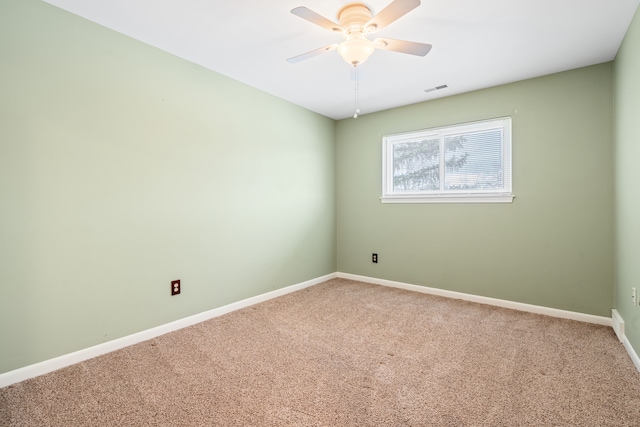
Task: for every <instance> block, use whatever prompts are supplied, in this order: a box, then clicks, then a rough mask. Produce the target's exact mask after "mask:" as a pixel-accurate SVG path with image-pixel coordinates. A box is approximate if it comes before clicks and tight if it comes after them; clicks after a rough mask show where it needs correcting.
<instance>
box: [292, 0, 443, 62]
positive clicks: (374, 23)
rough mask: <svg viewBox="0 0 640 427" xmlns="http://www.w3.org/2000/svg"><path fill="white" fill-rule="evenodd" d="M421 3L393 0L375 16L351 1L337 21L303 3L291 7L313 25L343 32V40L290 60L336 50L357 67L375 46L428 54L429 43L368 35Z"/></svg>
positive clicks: (396, 50) (302, 58)
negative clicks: (370, 36)
mask: <svg viewBox="0 0 640 427" xmlns="http://www.w3.org/2000/svg"><path fill="white" fill-rule="evenodd" d="M418 6H420V0H393V1H392V2H391V3H390V4H389V5H388V6H387V7H385V8H384V9H383V10H381V11H380V12H379V13H378V14H377V15H375V16H372V12H371V9H370V8H369V7H368V6H366V5H365V4H363V3H351V4H348V5H346V6H345V7H343V8H342V9H340V11H339V12H338V24H336V23H335V22H333V21H331V20H329V19H327V18H325V17H324V16H322V15H319V14H317V13H316V12H314V11H312V10H310V9H308V8H306V7H304V6H300V7H296V8H295V9H292V10H291V13H293V14H294V15H296V16H299V17H300V18H302V19H306V20H307V21H309V22H311V23H312V24H316V25H319V26H320V27H322V28H324V29H326V30H329V31H332V32H334V33H338V34H340V35H342V37H343V38H344V41H343V42H342V43H333V44H330V45H327V46H323V47H321V48H318V49H314V50H312V51H310V52H307V53H303V54H301V55H297V56H294V57H292V58H289V59H287V61H288V62H291V63H296V62H300V61H303V60H305V59H309V58H312V57H314V56H317V55H320V54H322V53H325V52H330V51H332V50H335V49H337V50H338V53H339V54H340V55H341V56H342V57H343V58H344V60H345V61H347V63H349V64H351V65H353V66H354V67H357V66H358V65H360V64H362V63H363V62H365V61H366V60H367V58H369V56H371V54H372V53H373V52H374V51H375V49H376V48H377V49H384V50H391V51H394V52H401V53H408V54H410V55H417V56H425V55H426V54H427V53H429V51H430V50H431V45H430V44H426V43H417V42H410V41H405V40H395V39H387V38H376V39H374V40H370V39H369V38H368V37H367V36H368V35H369V34H371V33H374V32H376V31H378V30H381V29H383V28H384V27H386V26H387V25H389V24H391V23H393V22H395V21H396V20H397V19H399V18H401V17H403V16H404V15H406V14H407V13H409V12H410V11H412V10H413V9H415V8H416V7H418Z"/></svg>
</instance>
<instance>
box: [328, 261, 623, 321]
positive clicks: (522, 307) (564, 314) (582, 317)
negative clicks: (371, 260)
mask: <svg viewBox="0 0 640 427" xmlns="http://www.w3.org/2000/svg"><path fill="white" fill-rule="evenodd" d="M337 275H338V277H340V278H343V279H349V280H356V281H359V282H365V283H372V284H375V285H383V286H390V287H392V288H400V289H406V290H408V291H414V292H421V293H423V294H431V295H438V296H441V297H447V298H455V299H461V300H465V301H471V302H477V303H480V304H487V305H493V306H497V307H504V308H510V309H513V310H519V311H526V312H529V313H536V314H544V315H546V316H552V317H559V318H562V319H571V320H578V321H580V322H586V323H595V324H597V325H604V326H613V323H612V321H611V318H609V317H604V316H595V315H592V314H584V313H577V312H575V311H567V310H560V309H557V308H549V307H542V306H539V305H531V304H525V303H521V302H514V301H508V300H502V299H497V298H489V297H483V296H479V295H472V294H465V293H462V292H455V291H447V290H445V289H438V288H429V287H427V286H419V285H411V284H408V283H402V282H394V281H391V280H385V279H376V278H374V277H367V276H358V275H355V274H349V273H337Z"/></svg>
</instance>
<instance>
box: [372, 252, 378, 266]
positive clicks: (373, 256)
mask: <svg viewBox="0 0 640 427" xmlns="http://www.w3.org/2000/svg"><path fill="white" fill-rule="evenodd" d="M371 262H372V263H374V264H377V263H378V254H371Z"/></svg>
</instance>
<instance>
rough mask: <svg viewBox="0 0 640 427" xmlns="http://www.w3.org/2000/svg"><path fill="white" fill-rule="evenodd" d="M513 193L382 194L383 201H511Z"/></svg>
mask: <svg viewBox="0 0 640 427" xmlns="http://www.w3.org/2000/svg"><path fill="white" fill-rule="evenodd" d="M514 197H515V196H514V195H513V194H437V195H435V194H434V195H424V194H410V195H393V196H382V197H380V201H381V202H382V203H511V202H513V198H514Z"/></svg>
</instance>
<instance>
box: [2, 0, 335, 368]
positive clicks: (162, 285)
mask: <svg viewBox="0 0 640 427" xmlns="http://www.w3.org/2000/svg"><path fill="white" fill-rule="evenodd" d="M0 76H1V78H0V94H1V95H0V195H1V209H0V272H1V273H2V279H1V284H0V373H2V372H6V371H9V370H13V369H16V368H19V367H22V366H26V365H29V364H32V363H35V362H39V361H42V360H46V359H50V358H53V357H55V356H59V355H62V354H66V353H69V352H72V351H75V350H78V349H82V348H86V347H89V346H92V345H95V344H99V343H102V342H106V341H110V340H113V339H115V338H118V337H122V336H125V335H129V334H131V333H135V332H138V331H141V330H145V329H148V328H150V327H154V326H157V325H160V324H164V323H167V322H170V321H173V320H176V319H180V318H183V317H186V316H189V315H192V314H196V313H199V312H203V311H206V310H208V309H212V308H215V307H218V306H222V305H225V304H228V303H230V302H234V301H238V300H241V299H244V298H247V297H251V296H254V295H257V294H262V293H264V292H267V291H270V290H273V289H276V288H281V287H284V286H288V285H292V284H295V283H300V282H303V281H306V280H309V279H313V278H317V277H320V276H322V275H325V274H329V273H333V272H335V271H336V262H335V259H336V254H335V122H334V121H333V120H330V119H328V118H326V117H322V116H320V115H317V114H315V113H312V112H309V111H307V110H305V109H303V108H300V107H297V106H294V105H292V104H290V103H287V102H285V101H282V100H280V99H277V98H275V97H272V96H270V95H267V94H265V93H263V92H260V91H258V90H255V89H252V88H249V87H247V86H245V85H242V84H240V83H238V82H235V81H233V80H230V79H228V78H226V77H223V76H221V75H218V74H216V73H213V72H211V71H209V70H206V69H204V68H201V67H199V66H196V65H194V64H192V63H189V62H187V61H184V60H181V59H178V58H176V57H174V56H172V55H169V54H167V53H164V52H162V51H160V50H157V49H155V48H151V47H149V46H147V45H145V44H142V43H140V42H137V41H135V40H132V39H130V38H127V37H125V36H123V35H120V34H117V33H116V32H113V31H111V30H108V29H105V28H103V27H100V26H98V25H96V24H93V23H90V22H88V21H86V20H84V19H82V18H79V17H76V16H74V15H71V14H69V13H67V12H64V11H62V10H59V9H57V8H55V7H52V6H50V5H48V4H45V3H43V2H40V1H37V0H4V1H2V2H0ZM177 278H179V279H181V280H182V287H183V290H182V294H181V295H179V296H177V297H171V296H170V281H171V280H173V279H177Z"/></svg>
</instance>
